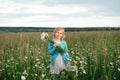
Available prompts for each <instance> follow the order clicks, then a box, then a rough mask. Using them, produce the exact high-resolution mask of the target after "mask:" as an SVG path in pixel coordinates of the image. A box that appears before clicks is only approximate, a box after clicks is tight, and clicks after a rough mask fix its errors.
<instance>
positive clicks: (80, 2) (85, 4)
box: [0, 0, 120, 27]
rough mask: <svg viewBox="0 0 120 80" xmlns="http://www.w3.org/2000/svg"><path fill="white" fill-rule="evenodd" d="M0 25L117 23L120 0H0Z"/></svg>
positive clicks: (119, 18) (51, 25)
mask: <svg viewBox="0 0 120 80" xmlns="http://www.w3.org/2000/svg"><path fill="white" fill-rule="evenodd" d="M0 26H35V27H37V26H38V27H46V26H47V27H56V26H62V27H89V26H90V27H91V26H93V27H94V26H120V0H0Z"/></svg>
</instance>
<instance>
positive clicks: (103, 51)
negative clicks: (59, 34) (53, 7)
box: [0, 31, 120, 80]
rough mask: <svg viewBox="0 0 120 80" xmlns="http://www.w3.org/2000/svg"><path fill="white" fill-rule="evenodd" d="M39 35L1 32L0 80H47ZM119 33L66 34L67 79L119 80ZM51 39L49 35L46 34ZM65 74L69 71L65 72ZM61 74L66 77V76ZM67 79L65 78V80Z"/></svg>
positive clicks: (45, 54) (45, 55)
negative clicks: (68, 59) (75, 68)
mask: <svg viewBox="0 0 120 80" xmlns="http://www.w3.org/2000/svg"><path fill="white" fill-rule="evenodd" d="M40 34H41V32H19V33H12V32H9V33H0V80H21V76H25V77H26V80H50V79H51V78H52V76H51V75H50V73H49V68H50V67H49V63H50V62H49V60H50V57H49V53H48V50H47V44H46V43H43V42H42V41H41V40H40ZM119 34H120V31H91V32H66V37H65V40H66V42H67V44H68V48H69V54H70V57H71V64H72V65H74V66H76V67H77V71H76V73H75V74H74V73H72V72H69V75H70V76H72V77H68V78H69V79H70V80H72V78H74V77H77V80H119V79H120V76H119V75H120V35H119ZM49 35H50V36H51V37H52V33H51V32H49ZM67 73H68V72H67ZM67 73H65V74H63V75H62V78H65V77H66V75H67V76H68V74H67ZM68 78H67V79H68Z"/></svg>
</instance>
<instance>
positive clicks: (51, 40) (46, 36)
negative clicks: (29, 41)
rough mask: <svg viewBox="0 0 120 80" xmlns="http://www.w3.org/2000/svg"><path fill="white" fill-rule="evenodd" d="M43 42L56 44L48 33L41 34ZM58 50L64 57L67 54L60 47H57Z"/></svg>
mask: <svg viewBox="0 0 120 80" xmlns="http://www.w3.org/2000/svg"><path fill="white" fill-rule="evenodd" d="M41 40H42V41H43V42H47V43H48V42H52V43H53V44H54V43H55V42H54V40H53V39H51V38H50V37H49V35H48V33H46V32H42V33H41ZM57 48H58V50H59V51H60V53H61V54H62V55H63V54H64V53H65V51H64V50H63V49H62V48H61V47H60V46H57Z"/></svg>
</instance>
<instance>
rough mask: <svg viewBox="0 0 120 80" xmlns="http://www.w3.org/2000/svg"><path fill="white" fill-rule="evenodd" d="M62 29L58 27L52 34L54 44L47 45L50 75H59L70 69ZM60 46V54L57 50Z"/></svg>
mask: <svg viewBox="0 0 120 80" xmlns="http://www.w3.org/2000/svg"><path fill="white" fill-rule="evenodd" d="M64 37H65V31H64V28H61V27H58V28H56V29H55V30H54V32H53V40H54V41H55V43H54V44H53V43H51V42H49V43H48V50H49V53H50V72H51V74H60V73H61V72H62V71H63V70H68V69H69V67H70V58H69V54H68V47H67V43H66V41H65V40H63V39H64ZM57 46H60V47H61V48H62V49H63V50H64V52H65V53H64V54H61V53H60V51H59V50H58V49H57Z"/></svg>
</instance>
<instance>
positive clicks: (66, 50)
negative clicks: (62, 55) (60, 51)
mask: <svg viewBox="0 0 120 80" xmlns="http://www.w3.org/2000/svg"><path fill="white" fill-rule="evenodd" d="M65 52H66V53H67V52H68V47H67V43H66V42H65Z"/></svg>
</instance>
